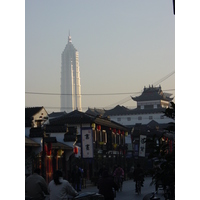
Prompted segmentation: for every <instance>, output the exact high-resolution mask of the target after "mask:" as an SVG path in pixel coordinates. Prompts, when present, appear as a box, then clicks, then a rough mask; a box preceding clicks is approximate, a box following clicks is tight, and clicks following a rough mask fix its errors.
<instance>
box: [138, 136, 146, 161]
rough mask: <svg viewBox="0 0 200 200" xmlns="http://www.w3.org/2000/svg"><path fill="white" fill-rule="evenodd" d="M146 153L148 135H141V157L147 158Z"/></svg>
mask: <svg viewBox="0 0 200 200" xmlns="http://www.w3.org/2000/svg"><path fill="white" fill-rule="evenodd" d="M145 151H146V135H140V148H139V156H140V157H145Z"/></svg>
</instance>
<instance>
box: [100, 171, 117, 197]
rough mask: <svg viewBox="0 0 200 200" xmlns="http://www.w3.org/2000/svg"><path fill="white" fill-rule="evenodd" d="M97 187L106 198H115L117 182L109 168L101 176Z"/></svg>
mask: <svg viewBox="0 0 200 200" xmlns="http://www.w3.org/2000/svg"><path fill="white" fill-rule="evenodd" d="M97 188H98V189H99V194H102V195H103V196H104V199H105V200H114V198H115V196H114V192H113V189H114V190H115V191H116V190H118V186H117V184H116V183H115V182H114V180H113V177H112V176H110V175H109V173H108V171H107V170H104V171H103V173H102V177H100V178H99V181H98V184H97Z"/></svg>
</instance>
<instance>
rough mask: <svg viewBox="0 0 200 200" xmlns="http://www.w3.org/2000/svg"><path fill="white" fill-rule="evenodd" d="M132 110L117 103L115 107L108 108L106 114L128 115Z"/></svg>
mask: <svg viewBox="0 0 200 200" xmlns="http://www.w3.org/2000/svg"><path fill="white" fill-rule="evenodd" d="M129 111H130V110H129V109H128V108H126V107H124V106H119V105H117V106H116V107H115V108H113V109H111V110H106V112H105V114H104V116H110V115H126V114H128V112H129Z"/></svg>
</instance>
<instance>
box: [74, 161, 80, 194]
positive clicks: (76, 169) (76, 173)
mask: <svg viewBox="0 0 200 200" xmlns="http://www.w3.org/2000/svg"><path fill="white" fill-rule="evenodd" d="M80 180H81V171H80V170H79V167H78V165H76V166H75V167H74V169H73V170H72V185H73V187H74V188H75V190H77V191H79V184H80Z"/></svg>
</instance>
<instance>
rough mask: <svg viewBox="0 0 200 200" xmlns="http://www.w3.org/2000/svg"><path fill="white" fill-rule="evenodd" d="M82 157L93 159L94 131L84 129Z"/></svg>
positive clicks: (82, 130) (82, 134)
mask: <svg viewBox="0 0 200 200" xmlns="http://www.w3.org/2000/svg"><path fill="white" fill-rule="evenodd" d="M81 136H82V148H81V149H82V157H83V158H93V142H92V129H91V128H82V129H81Z"/></svg>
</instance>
